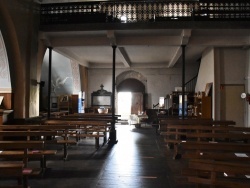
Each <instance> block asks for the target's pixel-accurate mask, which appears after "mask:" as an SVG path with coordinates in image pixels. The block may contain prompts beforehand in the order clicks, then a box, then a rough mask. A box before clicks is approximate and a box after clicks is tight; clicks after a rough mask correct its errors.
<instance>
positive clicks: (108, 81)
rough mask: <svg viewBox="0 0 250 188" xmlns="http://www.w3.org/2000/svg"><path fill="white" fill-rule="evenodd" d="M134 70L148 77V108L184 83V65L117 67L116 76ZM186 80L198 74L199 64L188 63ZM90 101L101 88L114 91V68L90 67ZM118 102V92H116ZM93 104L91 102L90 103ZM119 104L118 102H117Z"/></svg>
mask: <svg viewBox="0 0 250 188" xmlns="http://www.w3.org/2000/svg"><path fill="white" fill-rule="evenodd" d="M128 70H134V71H136V72H139V73H141V74H142V75H143V76H144V77H145V78H146V79H147V82H146V93H148V101H147V104H148V106H147V107H148V108H152V107H153V104H157V103H158V102H159V97H162V96H164V97H165V96H166V95H167V94H170V93H172V91H174V89H175V87H179V86H181V85H182V65H176V66H175V67H174V68H161V69H156V68H152V69H116V77H117V76H118V75H119V74H121V73H123V72H124V71H128ZM185 72H186V82H187V81H188V80H190V79H191V78H193V77H194V76H195V75H196V74H197V65H193V64H188V65H186V71H185ZM88 80H89V85H88V90H89V93H88V96H87V97H88V101H91V93H92V92H93V91H97V90H99V89H100V85H101V84H103V85H104V89H105V90H107V91H110V92H112V69H93V68H91V69H89V72H88ZM116 103H117V94H116ZM88 105H89V106H90V105H91V102H89V103H88ZM116 106H117V104H116Z"/></svg>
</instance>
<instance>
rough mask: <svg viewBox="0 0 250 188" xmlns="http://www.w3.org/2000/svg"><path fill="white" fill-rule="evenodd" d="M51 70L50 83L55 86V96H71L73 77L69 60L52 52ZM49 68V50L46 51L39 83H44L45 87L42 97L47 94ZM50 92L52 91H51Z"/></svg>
mask: <svg viewBox="0 0 250 188" xmlns="http://www.w3.org/2000/svg"><path fill="white" fill-rule="evenodd" d="M51 61H52V63H51V64H52V70H51V81H52V83H53V84H55V85H56V88H55V94H56V95H64V94H72V93H74V92H73V89H74V88H73V87H74V84H73V76H72V71H71V61H70V59H68V58H66V57H65V56H62V55H61V54H59V53H57V52H55V51H52V60H51ZM48 66H49V50H47V51H46V53H45V56H44V60H43V65H42V75H41V81H45V87H44V89H43V96H47V94H48V70H49V69H48V68H49V67H48ZM51 92H52V90H51Z"/></svg>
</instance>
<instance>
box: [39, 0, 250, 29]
mask: <svg viewBox="0 0 250 188" xmlns="http://www.w3.org/2000/svg"><path fill="white" fill-rule="evenodd" d="M171 20H190V21H199V20H211V21H214V20H220V21H221V20H226V21H229V20H232V21H234V20H235V21H238V20H247V21H249V20H250V2H249V0H199V1H198V0H197V1H191V0H190V1H163V0H155V1H152V0H151V1H135V0H134V1H94V2H77V3H55V4H42V5H41V24H42V25H46V24H67V23H74V24H75V23H105V22H119V23H135V22H158V21H171Z"/></svg>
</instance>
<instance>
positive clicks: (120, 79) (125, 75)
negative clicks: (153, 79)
mask: <svg viewBox="0 0 250 188" xmlns="http://www.w3.org/2000/svg"><path fill="white" fill-rule="evenodd" d="M127 79H135V80H138V81H140V82H141V83H142V84H143V85H144V86H145V92H146V90H147V89H146V88H147V87H146V86H147V79H146V77H145V76H143V75H142V74H141V73H139V72H137V71H133V70H129V71H125V72H122V73H121V74H119V75H118V76H117V77H116V89H118V88H119V85H120V84H122V83H124V81H125V80H127Z"/></svg>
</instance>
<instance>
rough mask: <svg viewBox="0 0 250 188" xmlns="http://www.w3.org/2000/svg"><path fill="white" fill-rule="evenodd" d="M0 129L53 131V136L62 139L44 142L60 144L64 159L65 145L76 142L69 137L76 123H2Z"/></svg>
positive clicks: (65, 153)
mask: <svg viewBox="0 0 250 188" xmlns="http://www.w3.org/2000/svg"><path fill="white" fill-rule="evenodd" d="M0 130H20V131H21V130H23V131H54V132H56V134H55V135H54V136H60V137H62V138H63V139H58V140H57V139H51V140H45V142H46V144H50V143H51V144H62V145H63V150H64V154H63V159H64V160H66V159H67V156H68V150H67V147H68V145H69V144H77V142H76V141H75V140H73V139H69V136H70V134H71V130H77V126H76V125H68V124H67V125H53V126H51V125H4V126H0Z"/></svg>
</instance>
